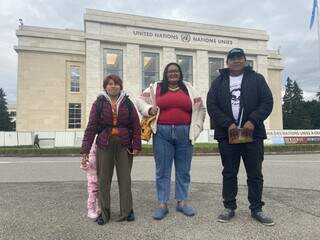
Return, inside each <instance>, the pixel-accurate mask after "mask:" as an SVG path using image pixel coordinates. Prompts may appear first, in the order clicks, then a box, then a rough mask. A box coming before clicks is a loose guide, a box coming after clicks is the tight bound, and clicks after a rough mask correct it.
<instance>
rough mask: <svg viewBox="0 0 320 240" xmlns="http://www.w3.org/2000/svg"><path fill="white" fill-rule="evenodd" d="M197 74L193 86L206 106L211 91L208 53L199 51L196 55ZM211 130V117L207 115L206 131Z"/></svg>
mask: <svg viewBox="0 0 320 240" xmlns="http://www.w3.org/2000/svg"><path fill="white" fill-rule="evenodd" d="M195 60H196V61H195V62H196V73H195V77H194V83H193V86H194V87H195V88H196V89H197V91H198V92H199V93H200V95H201V97H202V100H203V101H204V104H205V102H206V100H207V93H208V90H209V56H208V51H202V50H198V51H197V53H196V59H195ZM209 128H210V119H209V115H208V114H207V115H206V120H205V122H204V129H209Z"/></svg>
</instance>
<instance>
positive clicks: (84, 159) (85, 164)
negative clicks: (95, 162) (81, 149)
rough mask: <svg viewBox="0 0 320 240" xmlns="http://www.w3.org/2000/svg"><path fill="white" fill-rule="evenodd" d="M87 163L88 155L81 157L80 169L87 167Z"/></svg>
mask: <svg viewBox="0 0 320 240" xmlns="http://www.w3.org/2000/svg"><path fill="white" fill-rule="evenodd" d="M88 162H89V154H88V153H85V154H82V155H81V167H83V168H85V167H87V165H88Z"/></svg>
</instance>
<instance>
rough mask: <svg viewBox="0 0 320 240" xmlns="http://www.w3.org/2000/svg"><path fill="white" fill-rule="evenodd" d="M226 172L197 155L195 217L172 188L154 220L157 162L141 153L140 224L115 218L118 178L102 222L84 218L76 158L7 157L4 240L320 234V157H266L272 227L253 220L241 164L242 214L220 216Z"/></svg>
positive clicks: (2, 185)
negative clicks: (182, 208)
mask: <svg viewBox="0 0 320 240" xmlns="http://www.w3.org/2000/svg"><path fill="white" fill-rule="evenodd" d="M221 170H222V169H221V165H220V161H219V158H218V157H214V156H210V157H194V160H193V163H192V184H191V188H190V199H191V204H192V205H193V206H194V207H195V208H196V209H197V215H196V216H195V217H193V218H188V217H185V216H183V215H181V214H180V213H176V212H175V209H174V207H175V201H174V200H173V197H174V196H173V195H174V194H173V193H172V200H171V201H170V203H169V209H170V213H169V215H168V217H166V218H165V219H164V220H162V221H154V220H153V219H152V218H151V214H152V211H153V209H154V207H155V206H156V200H155V188H154V181H153V179H154V163H153V160H152V158H150V157H137V158H136V159H135V162H134V168H133V174H132V178H133V184H132V190H133V198H134V210H135V213H136V221H135V222H132V223H128V222H124V223H118V222H114V220H115V218H116V217H117V214H118V211H119V203H118V188H117V183H116V182H114V183H113V186H112V194H111V198H112V207H111V208H112V209H111V211H112V213H111V222H110V223H108V224H107V225H105V226H98V225H97V224H95V223H93V222H91V221H90V220H88V219H87V218H86V208H85V206H86V197H87V193H86V182H85V175H84V173H82V172H81V171H80V169H79V159H78V158H1V159H0V239H1V240H2V239H5V240H10V239H17V240H24V239H117V240H118V239H228V240H229V239H270V240H271V239H279V240H280V239H281V240H282V239H299V240H300V239H306V240H307V239H308V240H319V239H320V228H319V226H320V201H319V200H320V174H319V172H320V155H319V154H318V155H317V154H315V155H312V154H308V155H297V156H293V155H268V156H266V158H265V161H264V167H263V170H264V177H265V188H264V195H263V196H264V201H265V202H266V206H265V210H266V211H267V212H268V213H270V214H271V215H272V216H273V218H274V220H275V222H276V225H275V226H274V227H266V226H263V225H261V224H259V223H257V222H256V221H254V220H253V219H251V217H250V215H249V211H248V202H247V197H246V195H247V189H246V186H245V183H246V179H245V174H244V172H243V165H242V166H241V172H240V181H239V182H240V185H242V186H241V187H240V188H239V194H238V210H237V214H236V217H235V218H234V219H233V220H232V221H231V222H230V223H227V224H221V223H218V222H217V221H216V217H217V215H218V214H219V212H220V211H221V209H222V204H221V184H220V182H221ZM173 189H174V186H172V190H173Z"/></svg>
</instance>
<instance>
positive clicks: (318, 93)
mask: <svg viewBox="0 0 320 240" xmlns="http://www.w3.org/2000/svg"><path fill="white" fill-rule="evenodd" d="M319 88H320V87H319ZM316 97H317V98H318V101H319V102H320V91H319V92H317V93H316Z"/></svg>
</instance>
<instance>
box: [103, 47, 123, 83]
mask: <svg viewBox="0 0 320 240" xmlns="http://www.w3.org/2000/svg"><path fill="white" fill-rule="evenodd" d="M103 74H104V77H105V76H107V75H110V74H115V75H118V76H119V77H120V78H121V79H123V52H122V50H120V49H104V50H103Z"/></svg>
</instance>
